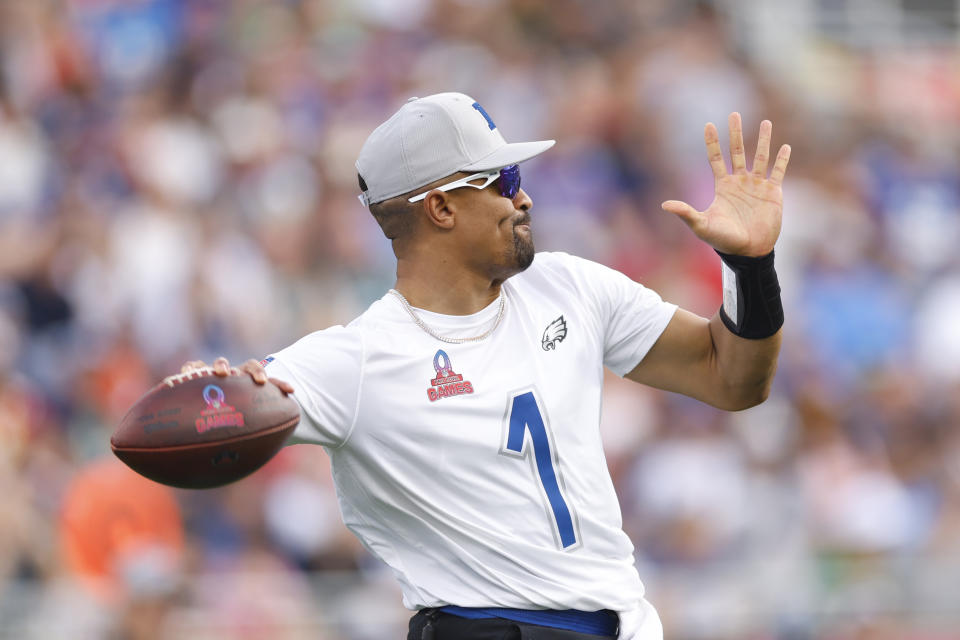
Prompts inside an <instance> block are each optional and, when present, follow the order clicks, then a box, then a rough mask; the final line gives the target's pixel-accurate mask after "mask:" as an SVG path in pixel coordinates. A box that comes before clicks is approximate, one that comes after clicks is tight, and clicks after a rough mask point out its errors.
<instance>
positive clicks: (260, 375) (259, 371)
mask: <svg viewBox="0 0 960 640" xmlns="http://www.w3.org/2000/svg"><path fill="white" fill-rule="evenodd" d="M240 370H241V371H244V372H246V373H249V374H250V377H251V378H253V381H254V382H256V383H257V384H266V383H267V382H270V383H271V384H273V385H276V386H277V388H278V389H280V391H283V392H284V393H293V386H292V385H291V384H290V383H289V382H284V381H283V380H278V379H277V378H269V377H267V372H266V371H264V369H263V366H261V365H260V363H259V362H257V361H256V360H253V359H251V360H247V361H246V362H244V363H243V364H242V365H240Z"/></svg>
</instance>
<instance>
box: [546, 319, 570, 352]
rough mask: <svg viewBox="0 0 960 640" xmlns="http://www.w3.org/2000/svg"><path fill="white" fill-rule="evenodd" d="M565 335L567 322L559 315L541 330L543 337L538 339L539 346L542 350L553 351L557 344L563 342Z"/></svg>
mask: <svg viewBox="0 0 960 640" xmlns="http://www.w3.org/2000/svg"><path fill="white" fill-rule="evenodd" d="M566 337H567V322H566V321H565V320H564V319H563V316H560V317H559V318H557V319H556V320H554V321H553V322H551V323H550V324H548V325H547V328H546V329H544V330H543V339H542V340H541V341H540V346H541V347H543V350H544V351H553V350H554V349H556V348H557V344H558V343H560V342H563V339H564V338H566Z"/></svg>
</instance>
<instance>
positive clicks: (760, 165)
mask: <svg viewBox="0 0 960 640" xmlns="http://www.w3.org/2000/svg"><path fill="white" fill-rule="evenodd" d="M728 124H729V127H730V164H731V167H732V170H733V171H732V173H727V167H726V165H725V164H724V160H723V151H722V150H721V148H720V136H719V134H718V133H717V127H716V126H715V125H714V124H713V123H712V122H710V123H707V126H706V127H705V128H704V132H703V138H704V141H705V142H706V145H707V157H708V159H709V160H710V167H711V169H713V178H714V191H715V193H714V197H713V202H711V203H710V206H709V207H707V209H706V210H705V211H697V210H696V209H694V208H693V207H691V206H690V205H689V204H687V203H686V202H681V201H679V200H667V201H666V202H664V203H663V204H662V205H661V206H662V207H663V209H664V210H665V211H669V212H670V213H673V214H676V215H677V217H679V218H680V219H681V220H683V221H684V223H686V225H687V226H688V227H690V229H691V230H692V231H693V232H694V233H695V234H696V236H697V237H698V238H700V239H701V240H703V241H704V242H706V243H707V244H709V245H710V246H712V247H713V248H714V249H716V250H717V251H721V252H723V253H730V254H734V255H742V256H763V255H766V254H768V253H770V252H771V251H772V250H773V246H774V244H775V243H776V241H777V238H778V237H779V235H780V225H781V221H782V218H783V190H782V188H781V184H782V183H783V176H784V173H785V172H786V170H787V162H789V160H790V145H786V144H785V145H783V146H781V147H780V151H779V152H778V153H777V158H776V160H775V161H774V164H773V170H772V171H771V172H770V176H769V177H767V166H768V162H769V158H770V136H771V132H772V130H773V125H772V124H771V123H770V121H769V120H764V121H763V122H762V123H760V137H759V139H758V141H757V152H756V155H755V156H754V158H753V166H752V167H751V170H750V171H749V172H748V171H747V162H746V154H745V153H744V147H743V125H742V123H741V121H740V114H739V113H731V114H730V118H729V120H728Z"/></svg>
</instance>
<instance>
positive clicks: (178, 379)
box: [161, 367, 243, 388]
mask: <svg viewBox="0 0 960 640" xmlns="http://www.w3.org/2000/svg"><path fill="white" fill-rule="evenodd" d="M241 373H243V372H242V371H240V369H237V368H236V367H230V375H232V376H238V375H240V374H241ZM212 375H213V367H200V368H199V369H191V370H190V371H186V372H184V373H176V374H174V375H172V376H167V377H166V378H164V379H163V381H162V382H161V384H165V385H167V386H168V387H171V388H172V387H174V386H175V385H178V384H181V383H184V382H186V381H187V380H193V379H194V378H202V377H204V376H212Z"/></svg>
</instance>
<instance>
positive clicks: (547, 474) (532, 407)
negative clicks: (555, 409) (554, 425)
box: [504, 391, 577, 549]
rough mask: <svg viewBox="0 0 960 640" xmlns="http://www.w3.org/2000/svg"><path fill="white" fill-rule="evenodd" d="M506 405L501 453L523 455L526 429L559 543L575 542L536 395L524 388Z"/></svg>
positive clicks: (525, 453) (571, 523)
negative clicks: (505, 442) (504, 431)
mask: <svg viewBox="0 0 960 640" xmlns="http://www.w3.org/2000/svg"><path fill="white" fill-rule="evenodd" d="M508 407H509V411H508V415H507V420H508V423H509V425H508V431H507V444H506V448H505V451H504V453H507V452H512V454H516V455H520V456H521V457H526V456H527V453H528V452H527V451H525V450H524V446H523V445H524V441H525V437H524V436H525V435H526V432H527V430H528V429H529V431H530V440H531V442H532V444H533V457H534V460H535V461H536V464H537V473H538V475H539V476H540V485H541V486H542V487H543V490H544V493H546V494H547V500H548V501H549V502H550V508H551V509H552V510H553V517H554V520H555V522H556V526H557V529H556V531H557V533H559V534H560V545H561V546H562V547H563V548H564V549H566V548H568V547H571V546H573V545H574V544H576V543H577V534H576V531H575V530H574V526H573V517H572V516H571V513H570V508H569V507H568V506H567V502H566V501H565V500H564V499H563V494H562V493H561V492H560V483H559V482H558V481H557V472H556V470H555V469H554V465H553V462H554V459H553V452H552V451H551V450H550V439H549V437H548V436H547V425H546V424H545V423H544V420H543V416H542V415H541V413H540V407H538V406H537V399H536V397H535V396H534V395H533V391H527V392H525V393H521V394H519V395H515V396H513V398H512V399H511V400H510V403H509V405H508Z"/></svg>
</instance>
